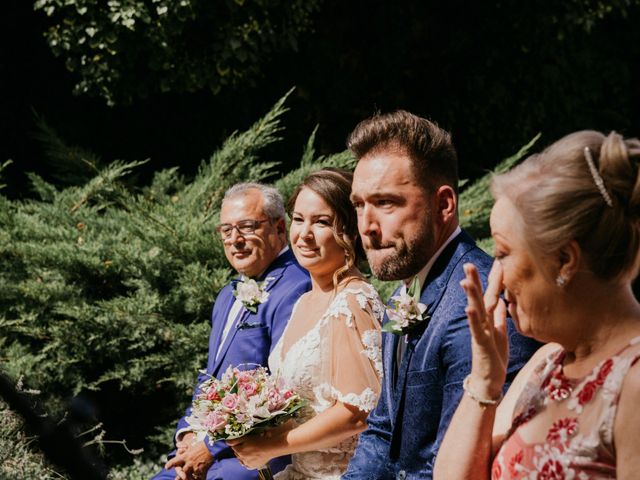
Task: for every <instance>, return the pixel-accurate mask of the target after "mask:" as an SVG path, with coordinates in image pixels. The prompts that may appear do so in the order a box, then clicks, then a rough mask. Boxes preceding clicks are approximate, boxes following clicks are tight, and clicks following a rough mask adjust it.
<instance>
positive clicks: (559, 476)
mask: <svg viewBox="0 0 640 480" xmlns="http://www.w3.org/2000/svg"><path fill="white" fill-rule="evenodd" d="M536 478H537V480H564V467H563V466H562V464H561V463H560V462H559V461H557V460H553V459H549V460H547V461H546V462H545V464H544V465H543V466H542V468H541V469H540V471H539V472H538V476H537V477H536Z"/></svg>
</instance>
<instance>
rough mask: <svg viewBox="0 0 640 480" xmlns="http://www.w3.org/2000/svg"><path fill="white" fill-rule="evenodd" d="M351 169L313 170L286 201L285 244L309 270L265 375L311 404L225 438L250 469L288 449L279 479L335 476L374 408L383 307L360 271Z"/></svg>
mask: <svg viewBox="0 0 640 480" xmlns="http://www.w3.org/2000/svg"><path fill="white" fill-rule="evenodd" d="M350 192H351V173H349V172H346V171H343V170H337V169H325V170H320V171H317V172H314V173H311V174H310V175H309V176H308V177H307V178H305V180H304V181H303V182H302V184H300V185H299V186H298V187H297V189H296V190H295V192H294V193H293V195H292V197H291V199H290V200H289V204H288V207H289V211H290V215H291V228H290V232H289V236H290V240H291V248H292V249H293V252H294V254H295V256H296V258H297V259H298V262H299V263H300V265H301V266H302V267H304V268H306V269H307V270H308V271H309V273H310V275H311V282H312V289H311V291H310V292H308V293H306V294H304V295H303V296H302V297H300V300H298V303H297V304H296V306H295V307H294V310H293V313H292V315H291V319H290V320H289V323H288V325H287V327H286V329H285V331H284V333H283V334H282V337H281V338H280V340H279V342H278V343H277V344H276V346H275V347H274V349H273V351H272V352H271V355H270V357H269V367H270V369H271V371H272V372H273V373H274V374H276V375H280V376H282V377H283V378H284V379H285V380H286V381H287V382H288V384H289V386H290V387H292V388H294V389H296V390H297V391H298V393H299V394H300V395H301V396H302V397H303V398H305V399H306V400H307V401H308V405H307V407H306V408H305V410H304V412H303V414H302V415H301V416H300V417H299V418H297V419H296V422H289V423H288V424H286V425H285V426H283V427H280V428H276V429H274V430H271V431H267V433H266V434H265V435H264V436H257V435H253V436H247V437H244V438H240V439H237V440H234V441H230V442H228V443H229V445H231V446H232V447H233V449H234V451H235V453H236V455H237V457H238V458H239V459H240V461H241V462H242V463H243V464H244V465H245V466H246V467H247V468H258V467H260V466H262V465H265V464H266V463H267V462H268V461H269V460H270V459H271V458H274V457H278V456H281V455H288V454H292V464H291V465H289V466H288V467H287V468H286V469H285V470H283V471H282V472H280V473H279V474H277V475H276V477H275V478H276V479H277V480H298V479H308V478H314V479H327V480H328V479H338V478H340V475H341V474H343V473H344V472H345V470H346V468H347V464H348V463H349V459H350V458H351V456H352V455H353V451H354V449H355V446H356V442H357V434H358V433H359V432H361V431H362V430H364V428H365V427H366V424H365V420H366V418H367V415H368V412H369V411H370V410H371V409H373V407H374V406H375V404H376V401H377V398H378V394H379V393H380V377H381V375H382V365H381V351H380V325H381V322H382V317H383V315H384V305H383V304H382V302H381V301H380V298H379V296H378V294H377V293H376V291H375V290H374V289H373V287H372V286H371V285H370V284H369V283H367V282H366V280H365V279H364V278H363V276H362V274H361V273H360V271H359V270H358V268H357V267H356V261H357V260H358V259H359V257H360V254H361V253H362V246H361V244H360V239H359V237H358V229H357V218H356V214H355V211H354V210H353V208H352V206H351V202H350V200H349V194H350Z"/></svg>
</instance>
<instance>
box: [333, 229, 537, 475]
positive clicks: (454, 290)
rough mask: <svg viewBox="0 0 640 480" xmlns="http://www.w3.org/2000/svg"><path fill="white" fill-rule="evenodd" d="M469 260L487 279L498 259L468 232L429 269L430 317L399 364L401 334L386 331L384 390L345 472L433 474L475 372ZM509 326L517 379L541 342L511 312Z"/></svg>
mask: <svg viewBox="0 0 640 480" xmlns="http://www.w3.org/2000/svg"><path fill="white" fill-rule="evenodd" d="M468 262H471V263H473V264H475V265H476V266H477V267H478V271H479V272H480V276H481V278H482V281H483V283H484V284H485V286H486V278H487V276H488V274H489V270H490V269H491V262H492V259H491V257H489V256H488V255H487V254H486V253H484V252H483V251H482V250H480V249H479V248H478V247H477V246H476V245H475V243H474V241H473V240H472V239H471V237H469V235H467V234H466V233H465V232H464V231H463V232H461V233H460V234H459V235H458V236H456V237H455V238H454V239H453V241H452V242H451V243H450V244H449V245H447V247H446V248H445V249H444V250H443V252H442V253H441V255H440V256H439V257H438V259H437V260H436V262H435V264H434V265H433V267H432V268H431V270H430V272H429V274H428V276H427V279H426V281H425V285H424V287H423V290H422V295H421V302H422V303H424V304H426V305H427V314H429V315H430V317H431V318H430V319H429V320H428V321H427V322H425V324H424V325H422V326H419V327H416V328H414V330H413V331H412V332H411V333H410V334H409V335H408V338H407V342H408V343H407V349H406V352H405V354H404V357H403V358H402V362H401V364H400V365H399V366H398V367H397V365H396V350H397V346H398V341H402V340H401V338H400V337H399V336H398V335H394V334H391V333H384V334H383V345H382V350H383V362H384V378H383V388H382V393H381V395H380V399H379V400H378V404H377V406H376V408H374V410H373V411H372V412H371V414H370V415H369V418H368V428H367V430H365V431H364V432H363V433H362V434H361V435H360V440H359V442H358V447H357V449H356V452H355V455H354V457H353V458H352V460H351V462H350V464H349V468H348V470H347V472H346V474H345V475H344V476H343V477H342V478H343V479H345V480H346V479H348V480H354V479H359V480H364V479H366V480H375V479H380V480H382V479H385V480H386V479H394V478H396V479H405V478H406V479H425V478H431V477H432V471H433V464H434V461H435V456H436V453H437V452H438V447H439V446H440V443H441V442H442V438H443V436H444V433H445V431H446V429H447V426H448V424H449V422H450V420H451V417H452V416H453V413H454V412H455V410H456V407H457V406H458V403H459V401H460V398H461V396H462V393H463V390H462V381H463V379H464V377H465V376H466V375H467V374H468V373H469V372H470V371H471V336H470V331H469V327H468V324H467V318H466V314H465V307H466V305H467V300H466V297H465V294H464V291H463V290H462V288H461V287H460V285H459V282H460V280H462V279H463V278H464V272H463V269H462V266H463V264H465V263H468ZM508 328H509V341H510V362H509V367H508V374H509V377H508V381H510V380H511V379H512V378H513V376H514V375H515V373H516V372H517V371H518V370H519V369H520V368H521V367H522V366H523V365H524V364H525V363H526V361H527V359H528V358H529V357H530V356H531V354H532V353H533V352H534V351H535V350H536V349H537V348H538V346H539V345H538V344H537V343H536V342H534V341H533V340H530V339H527V338H525V337H522V336H521V335H520V334H518V333H517V332H516V331H515V328H514V326H513V324H512V322H511V320H510V319H509V325H508ZM396 372H397V373H396Z"/></svg>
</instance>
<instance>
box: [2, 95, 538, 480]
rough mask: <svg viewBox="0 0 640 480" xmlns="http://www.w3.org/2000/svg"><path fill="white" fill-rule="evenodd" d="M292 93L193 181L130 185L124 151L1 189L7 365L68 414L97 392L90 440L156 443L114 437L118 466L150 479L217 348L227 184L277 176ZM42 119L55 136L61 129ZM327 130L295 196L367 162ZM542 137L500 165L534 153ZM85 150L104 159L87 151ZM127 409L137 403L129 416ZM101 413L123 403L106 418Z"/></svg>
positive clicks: (475, 199) (227, 272)
mask: <svg viewBox="0 0 640 480" xmlns="http://www.w3.org/2000/svg"><path fill="white" fill-rule="evenodd" d="M287 95H288V94H287ZM287 95H285V96H284V97H283V98H282V99H280V100H279V101H278V102H277V103H276V104H275V106H274V107H273V109H272V110H271V111H270V112H268V113H267V114H266V115H265V116H264V117H263V118H261V119H260V120H259V121H257V122H256V123H255V124H254V125H253V126H251V128H249V129H248V130H247V131H245V132H240V133H239V132H235V133H233V134H232V135H231V136H230V137H229V138H228V139H227V140H226V141H225V142H224V144H223V145H222V146H221V147H220V148H219V149H218V150H216V151H215V152H214V153H213V154H212V155H211V157H210V158H209V160H208V161H206V162H203V163H202V165H201V166H200V168H199V170H198V172H197V174H196V175H195V177H194V178H193V179H191V180H189V181H187V180H185V179H184V178H183V177H182V176H180V175H179V172H178V170H177V168H170V169H166V170H162V171H159V172H157V173H156V175H155V176H154V178H153V180H152V181H151V183H150V184H149V185H147V186H144V187H138V188H132V187H128V186H127V185H126V184H125V183H124V179H126V177H127V176H128V175H130V174H131V172H133V171H135V169H136V167H138V166H140V165H141V164H142V163H143V162H128V163H125V162H119V161H116V162H112V163H111V164H109V165H108V166H105V167H101V168H97V174H96V175H94V176H93V177H92V178H90V179H88V180H87V181H84V182H83V183H81V184H80V185H72V186H67V187H64V188H59V187H56V186H54V185H52V184H49V183H47V182H46V181H45V180H43V179H42V178H41V177H39V176H37V175H33V174H32V175H31V180H32V183H33V188H34V189H35V191H36V192H37V194H38V195H39V197H40V199H37V200H35V199H29V200H15V201H10V200H8V199H6V198H5V197H3V196H0V266H1V268H0V285H1V286H2V288H0V351H1V352H2V353H1V357H0V358H1V361H2V365H3V369H4V370H5V371H6V373H7V374H8V375H10V376H12V377H13V378H19V377H23V376H24V378H25V382H26V383H27V384H28V385H29V387H30V388H35V389H38V390H40V391H41V392H42V393H41V395H39V396H38V399H39V402H40V403H41V406H42V407H44V408H45V409H46V410H48V411H49V412H52V413H53V415H55V416H62V415H63V413H64V412H65V411H67V410H68V409H69V403H68V401H67V399H68V398H69V397H70V396H75V395H78V396H80V397H81V398H85V399H89V400H90V402H92V403H93V404H94V405H95V407H96V412H97V413H96V414H95V418H93V419H88V420H87V421H86V427H87V428H89V430H88V433H92V432H94V431H95V430H96V429H100V428H101V425H102V423H103V422H104V429H105V430H106V432H103V431H102V430H100V432H99V433H98V434H96V437H95V438H94V439H93V440H91V441H88V442H86V443H87V444H98V445H100V446H101V447H102V449H104V447H106V446H108V445H111V444H114V443H119V444H121V447H124V448H121V447H118V451H119V452H122V451H123V450H126V451H130V449H129V447H128V445H129V446H130V448H131V449H135V448H139V447H140V446H142V445H144V447H145V450H146V452H145V455H146V456H145V457H144V458H138V457H136V460H135V463H134V464H133V465H129V466H126V467H123V466H122V464H123V463H129V464H130V463H131V462H132V460H131V457H130V456H126V457H124V460H123V458H122V457H119V458H118V455H116V454H114V450H115V449H114V447H111V448H107V449H106V455H107V460H109V459H111V463H112V464H113V463H114V462H115V463H116V466H115V468H114V469H113V471H112V473H111V478H123V479H131V480H134V479H138V478H145V476H146V477H147V478H148V477H149V476H150V473H151V471H153V470H154V467H157V466H158V465H159V462H155V460H156V459H157V458H158V457H159V455H160V454H161V453H162V452H163V451H164V450H166V448H167V446H168V444H169V442H170V438H171V432H172V431H173V429H174V425H175V423H174V422H175V419H176V417H177V416H178V415H179V413H180V412H181V411H182V410H183V408H184V407H185V406H186V403H187V402H188V401H189V399H190V394H191V392H192V389H193V384H194V381H195V378H196V375H197V372H198V369H199V368H200V367H201V366H202V365H204V362H205V359H206V348H207V341H206V339H207V338H208V335H209V331H210V320H209V315H210V309H211V303H212V300H214V299H215V295H216V293H217V292H218V291H219V290H220V289H221V288H222V287H223V286H224V285H225V284H227V283H228V281H229V279H230V276H231V274H232V271H231V269H230V267H229V266H228V263H227V261H226V259H225V256H224V253H223V249H222V245H221V243H220V242H219V240H218V239H217V238H216V236H215V235H213V232H214V224H215V221H216V218H217V216H218V215H219V209H220V203H221V200H222V196H223V194H224V191H225V190H226V189H227V188H228V187H230V186H231V185H233V184H235V183H237V182H240V181H264V180H268V179H270V178H273V177H274V176H276V174H277V172H276V170H275V168H276V167H277V165H278V164H277V162H272V161H268V160H265V159H264V158H262V157H263V150H264V148H265V147H266V146H268V145H270V144H272V143H273V142H275V141H278V140H279V138H280V137H279V136H280V134H281V133H282V127H281V123H280V120H281V117H282V115H283V113H284V112H285V111H286V110H287V109H286V108H285V106H284V102H285V100H286V98H287ZM43 131H46V132H48V134H49V135H50V136H55V132H53V130H51V129H48V130H47V129H45V130H43ZM315 134H316V131H315V130H314V131H313V132H312V134H311V135H310V137H309V140H308V142H307V144H306V146H305V148H304V151H303V153H302V159H301V161H300V165H299V167H298V168H297V169H295V170H293V171H291V172H289V173H288V174H287V175H284V176H281V178H279V179H278V180H277V181H276V182H275V184H276V186H277V187H278V188H279V189H280V191H281V192H282V193H283V195H284V197H285V198H287V197H288V196H289V195H290V194H291V191H292V190H293V188H295V186H296V185H297V184H299V183H300V182H301V180H302V179H303V177H304V176H305V175H307V174H308V173H309V172H310V171H312V170H316V169H318V168H321V167H324V166H337V167H345V168H352V167H353V166H354V159H353V157H352V156H351V155H350V154H349V153H348V152H342V153H339V154H335V155H330V156H318V155H316V151H315V148H314V142H315ZM538 137H539V136H537V137H536V138H534V139H533V140H532V141H531V142H530V143H529V144H527V145H526V146H524V147H523V148H522V149H521V150H520V151H519V152H518V153H517V154H516V155H514V156H513V157H510V158H508V159H506V160H505V161H503V162H502V163H501V164H500V165H499V166H498V168H497V169H496V170H497V171H503V170H506V169H507V168H509V167H510V166H511V165H513V164H514V163H515V162H516V161H518V160H519V159H520V158H522V157H523V156H524V155H525V154H526V153H527V152H528V150H529V149H530V148H531V146H532V145H533V144H534V143H535V141H536V140H537V139H538ZM45 141H46V142H47V144H49V145H52V146H53V147H52V148H51V149H50V150H49V152H50V154H51V155H52V156H56V155H57V156H58V157H59V158H58V159H59V160H60V161H63V160H64V159H65V158H68V155H69V152H70V151H71V152H72V151H76V152H78V151H79V150H77V149H76V150H74V149H73V148H71V147H67V146H66V145H65V144H64V142H63V141H62V140H60V139H59V138H50V139H45ZM80 157H82V158H88V159H95V157H92V156H91V155H90V154H88V153H83V154H82V155H78V158H80ZM96 165H97V162H96ZM489 176H490V174H487V175H486V176H485V177H483V178H481V179H480V180H479V181H477V182H475V183H473V184H471V185H470V186H468V187H467V188H466V189H465V190H464V191H463V193H462V194H461V198H460V209H461V212H462V214H461V219H462V224H463V226H464V227H466V228H468V229H470V230H472V232H473V233H474V234H475V235H476V236H477V237H478V238H482V237H485V236H486V234H487V227H486V222H487V218H488V212H489V209H490V208H491V203H492V202H491V197H490V195H489V192H488V183H489ZM374 284H375V285H376V286H377V287H378V288H379V289H380V292H381V295H382V296H383V298H388V297H389V295H390V294H391V292H392V290H393V289H394V288H395V287H396V282H379V281H377V280H374ZM128 409H131V410H132V411H135V412H138V413H137V414H133V413H129V414H128V415H129V417H128V416H127V410H128ZM101 411H103V412H117V413H118V414H116V415H115V416H114V415H111V417H112V418H111V419H109V418H106V419H105V418H102V416H101V414H100V413H99V412H101ZM141 412H146V416H145V414H143V413H141ZM0 414H2V415H4V416H6V418H7V419H8V420H6V422H5V421H3V423H2V425H3V427H2V428H0V454H4V452H6V451H7V449H8V447H7V445H9V444H8V443H6V442H8V441H9V440H7V439H9V438H12V435H15V432H16V431H18V430H19V429H20V426H19V422H18V423H16V422H17V420H15V418H14V417H12V416H11V414H10V413H9V412H7V411H6V409H4V410H0ZM131 415H134V417H131ZM106 417H109V415H106ZM113 417H115V418H113ZM5 424H6V425H7V427H6V428H5V426H4V425H5ZM96 424H99V425H98V426H96ZM127 426H129V427H128V428H129V430H127ZM111 430H116V431H119V432H124V433H123V434H122V435H123V437H124V438H122V439H117V440H108V438H109V437H111V435H110V431H111ZM85 434H86V432H85ZM121 440H122V441H121ZM125 441H126V444H125ZM2 442H5V443H2ZM16 442H17V444H18V446H17V447H16V448H23V447H24V448H25V449H27V443H28V442H27V440H26V439H25V438H24V437H18V438H17V440H16ZM14 443H15V442H14ZM3 449H4V450H3ZM152 460H154V461H152ZM20 462H23V463H20V464H19V465H18V464H17V463H15V462H9V463H7V464H6V465H5V466H3V468H5V469H15V468H22V469H23V470H24V471H25V472H31V473H29V475H31V476H30V477H29V478H45V479H46V478H49V477H47V475H49V473H48V472H49V470H48V469H49V467H47V466H46V465H45V464H44V463H43V462H42V459H41V457H39V456H37V455H35V456H34V455H31V454H25V455H23V456H22V457H21V459H20ZM25 462H26V463H25ZM23 464H24V465H23ZM118 465H119V466H118ZM34 469H35V470H34ZM38 469H39V470H38ZM36 470H38V472H39V473H34V472H36ZM5 471H8V470H5ZM12 471H13V470H12ZM18 478H20V477H18ZM25 478H27V477H25Z"/></svg>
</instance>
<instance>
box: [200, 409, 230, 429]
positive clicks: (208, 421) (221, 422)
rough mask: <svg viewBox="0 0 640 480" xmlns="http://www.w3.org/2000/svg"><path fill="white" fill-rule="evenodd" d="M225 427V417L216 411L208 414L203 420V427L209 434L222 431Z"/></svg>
mask: <svg viewBox="0 0 640 480" xmlns="http://www.w3.org/2000/svg"><path fill="white" fill-rule="evenodd" d="M226 425H227V416H226V415H224V414H222V413H220V412H218V411H213V412H209V413H208V414H207V417H206V418H205V420H204V426H205V427H207V429H208V430H209V431H211V432H215V431H217V430H222V429H224V427H225V426H226Z"/></svg>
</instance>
